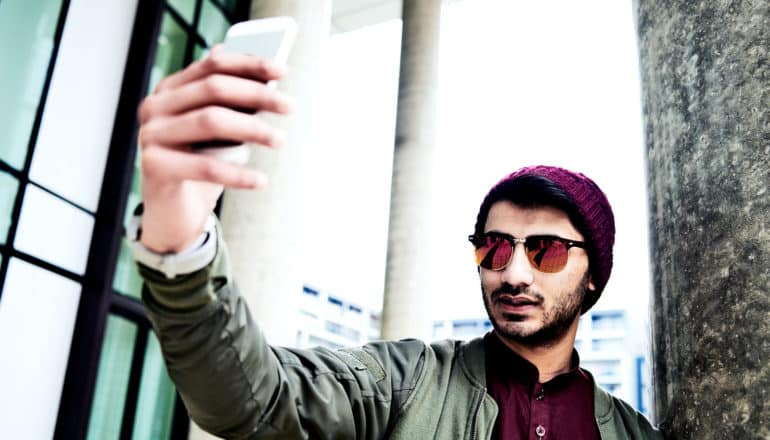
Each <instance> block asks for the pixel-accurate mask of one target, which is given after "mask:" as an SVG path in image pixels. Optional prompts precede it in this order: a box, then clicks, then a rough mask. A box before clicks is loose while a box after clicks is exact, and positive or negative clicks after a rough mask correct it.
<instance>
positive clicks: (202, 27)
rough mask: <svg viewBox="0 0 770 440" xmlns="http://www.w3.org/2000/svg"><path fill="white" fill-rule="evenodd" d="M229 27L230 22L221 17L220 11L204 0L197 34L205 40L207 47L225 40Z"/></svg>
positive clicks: (209, 0) (208, 0)
mask: <svg viewBox="0 0 770 440" xmlns="http://www.w3.org/2000/svg"><path fill="white" fill-rule="evenodd" d="M229 27H230V22H229V21H227V18H225V16H224V15H222V11H221V10H219V8H217V7H216V6H214V5H212V4H211V0H204V1H203V9H201V18H200V23H198V32H200V34H201V35H202V36H203V39H204V40H206V43H207V44H208V45H209V46H211V45H214V44H217V43H221V42H222V40H224V39H225V33H226V32H227V28H229Z"/></svg>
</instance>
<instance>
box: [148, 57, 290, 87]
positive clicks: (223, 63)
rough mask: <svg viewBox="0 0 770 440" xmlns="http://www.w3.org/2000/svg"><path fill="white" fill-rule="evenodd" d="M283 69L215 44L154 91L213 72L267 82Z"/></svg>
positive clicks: (270, 62) (268, 61)
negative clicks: (204, 55)
mask: <svg viewBox="0 0 770 440" xmlns="http://www.w3.org/2000/svg"><path fill="white" fill-rule="evenodd" d="M285 70H286V69H285V68H284V67H283V66H279V65H278V64H275V63H273V62H272V61H270V60H266V59H263V58H258V57H255V56H250V55H243V54H239V53H233V52H226V51H224V50H222V48H221V47H220V46H215V47H214V48H213V49H212V50H211V52H210V53H209V55H208V56H207V57H206V58H204V59H202V60H199V61H196V62H194V63H193V64H191V65H190V66H189V67H187V68H186V69H184V70H181V71H179V72H177V73H175V74H173V75H171V76H169V77H167V78H166V79H164V80H162V81H161V82H160V83H158V86H157V87H156V88H155V91H156V93H158V92H162V91H164V90H167V89H171V88H176V87H179V86H180V85H182V84H186V83H189V82H192V81H195V80H198V79H201V78H204V77H206V76H208V75H211V74H213V73H223V74H227V75H233V76H239V77H242V78H248V79H252V80H257V81H260V82H268V81H272V80H275V79H279V78H280V77H282V76H283V75H284V73H285Z"/></svg>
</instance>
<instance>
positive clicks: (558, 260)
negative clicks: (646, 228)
mask: <svg viewBox="0 0 770 440" xmlns="http://www.w3.org/2000/svg"><path fill="white" fill-rule="evenodd" d="M281 75H282V70H281V69H280V68H279V67H277V66H274V65H271V64H270V63H268V62H266V61H262V60H259V59H256V58H252V57H245V56H242V55H238V54H227V53H223V52H221V51H220V50H218V49H215V50H214V51H212V54H211V56H209V57H208V58H207V59H205V60H203V61H201V62H198V63H196V64H193V65H191V66H190V67H188V68H187V69H185V70H183V71H181V72H179V73H177V74H174V75H172V76H170V77H169V78H167V79H165V80H164V81H163V82H161V84H160V85H159V86H158V88H157V90H156V92H155V93H154V94H153V95H151V96H150V97H148V98H147V99H146V100H145V101H144V103H143V104H142V106H141V109H140V120H141V124H142V126H141V129H140V143H141V145H142V148H143V150H142V173H143V174H142V188H143V197H144V206H143V209H142V210H140V212H138V213H137V214H139V215H138V216H137V217H136V219H135V221H134V227H133V228H130V235H131V237H132V238H133V239H134V243H133V245H132V247H133V250H134V255H135V257H136V259H137V260H138V261H139V263H140V265H139V268H140V272H141V273H142V275H143V277H144V278H145V281H146V283H145V286H146V288H145V289H144V292H143V299H144V301H145V304H146V307H147V310H148V313H149V315H150V319H151V321H152V323H153V327H154V328H155V331H156V332H157V333H158V335H159V339H160V341H161V344H162V347H163V354H164V356H165V359H166V363H167V366H168V370H169V373H170V375H171V377H172V378H173V380H174V382H175V383H176V385H177V387H178V389H179V392H180V393H181V395H182V397H183V399H184V401H185V405H186V407H187V410H188V412H189V413H190V415H191V417H192V418H193V419H194V420H195V421H196V422H197V423H198V424H199V425H200V426H201V427H203V428H204V429H207V430H209V431H211V432H213V433H215V434H217V435H220V436H223V437H226V438H268V439H293V438H330V439H331V438H335V439H341V438H345V439H379V438H390V439H420V438H436V439H457V438H472V439H477V438H478V439H487V438H494V439H520V438H521V439H524V438H527V439H598V438H602V439H605V440H606V439H626V438H631V439H646V438H659V434H658V432H657V431H655V430H654V429H653V428H652V427H651V426H650V425H649V423H648V422H647V421H646V420H645V419H644V417H642V416H641V415H639V414H638V413H636V412H635V411H634V410H633V409H632V408H630V407H629V406H628V405H627V404H625V403H623V402H621V401H619V400H618V399H615V398H614V397H612V396H610V395H609V394H607V393H605V392H604V391H602V390H600V389H599V388H598V387H597V386H596V385H595V383H594V380H593V379H592V377H591V376H590V374H588V373H587V372H586V371H584V370H582V369H580V368H579V359H578V356H577V353H576V352H575V351H574V349H573V348H572V347H573V344H574V340H575V334H576V332H577V326H578V320H579V317H580V314H581V312H584V311H586V310H588V308H590V307H591V306H592V305H593V304H594V303H595V302H596V300H597V299H598V297H599V295H600V294H601V292H602V289H603V288H604V286H605V284H606V282H607V279H608V278H609V274H610V269H611V266H612V245H613V241H614V220H613V215H612V211H611V209H610V206H609V203H608V202H607V200H606V198H605V196H604V194H603V193H602V192H601V190H600V189H599V188H598V187H597V186H596V185H595V184H594V183H593V182H592V181H591V180H590V179H588V178H587V177H585V176H583V175H581V174H578V173H574V172H571V171H568V170H564V169H561V168H554V167H531V168H524V169H521V170H518V171H516V172H514V173H512V174H511V175H509V176H507V177H506V178H504V179H503V180H502V181H501V182H500V183H498V184H497V185H496V186H495V187H494V188H492V190H491V191H490V192H489V194H488V195H487V197H486V198H485V199H484V201H483V202H482V204H481V209H480V210H479V213H478V217H477V222H476V226H475V231H474V234H473V235H472V236H471V237H470V240H471V242H472V243H473V246H474V247H475V249H476V257H477V264H478V270H479V277H480V280H481V288H482V296H483V301H484V304H485V306H486V309H487V312H488V313H489V317H490V320H491V321H492V323H493V325H494V331H493V332H491V333H490V334H488V335H486V336H485V337H484V338H480V339H477V340H473V341H470V342H467V343H465V342H460V341H442V342H437V343H434V344H431V345H426V344H425V343H423V342H421V341H416V340H404V341H398V342H376V343H372V344H369V345H366V346H364V347H360V348H352V349H343V350H337V351H332V350H327V349H315V350H292V349H285V348H278V347H271V346H269V345H268V344H267V342H266V341H265V340H264V338H263V336H262V334H261V332H260V330H259V327H258V326H257V324H255V323H254V322H253V321H252V320H251V317H250V315H249V313H248V310H247V308H246V305H245V304H244V302H243V300H242V299H241V297H240V296H239V293H238V289H237V287H236V286H235V284H234V281H233V279H232V275H231V273H230V269H229V265H228V256H227V251H226V248H225V245H224V243H223V242H222V240H221V234H220V233H219V231H218V225H217V224H216V222H215V221H214V220H213V219H212V217H211V211H212V209H213V207H214V204H215V201H216V199H217V197H218V196H219V195H220V194H221V192H222V188H223V186H231V187H237V188H257V187H260V186H261V185H263V184H264V177H263V176H261V175H259V174H258V173H257V172H255V171H252V170H248V169H245V168H242V167H239V166H237V165H234V164H230V163H225V162H222V161H218V160H216V159H215V158H213V157H209V156H205V155H200V154H196V153H195V152H194V151H192V150H191V148H190V145H192V144H194V143H197V142H205V141H211V140H222V139H226V140H245V141H252V142H259V143H262V144H263V145H266V146H271V147H274V146H278V145H279V144H280V143H281V141H280V138H281V136H280V134H279V133H277V132H276V131H275V130H274V129H273V128H272V127H270V126H268V125H265V124H264V123H263V122H260V120H259V119H258V118H257V117H255V116H249V115H245V114H243V113H242V112H240V111H237V110H231V109H242V108H254V109H259V110H260V111H271V112H277V113H286V112H288V110H289V104H288V102H287V101H286V98H284V97H283V96H282V95H281V94H280V93H278V92H277V91H275V90H273V89H270V88H268V87H265V86H264V82H266V81H268V80H273V79H278V78H280V77H281Z"/></svg>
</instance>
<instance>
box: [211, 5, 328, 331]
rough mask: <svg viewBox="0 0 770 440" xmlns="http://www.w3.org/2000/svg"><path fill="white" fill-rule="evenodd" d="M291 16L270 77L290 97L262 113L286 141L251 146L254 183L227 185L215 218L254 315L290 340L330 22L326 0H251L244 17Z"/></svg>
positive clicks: (263, 323) (297, 290) (293, 322)
mask: <svg viewBox="0 0 770 440" xmlns="http://www.w3.org/2000/svg"><path fill="white" fill-rule="evenodd" d="M277 15H289V16H293V17H294V18H295V19H296V20H297V24H298V33H297V39H296V41H295V42H294V46H293V49H292V52H291V55H290V57H289V62H288V64H289V68H290V70H289V73H288V75H287V77H286V78H284V79H283V80H281V81H280V82H279V83H278V87H279V89H281V90H283V91H284V92H286V93H287V94H288V95H289V96H291V97H292V98H293V99H294V101H295V102H296V104H297V105H296V106H295V111H294V113H293V114H291V115H289V116H274V115H265V116H264V117H265V118H266V119H268V120H269V122H270V123H272V124H274V125H276V126H278V127H280V128H282V129H283V130H285V131H286V133H287V136H288V143H287V145H286V146H284V147H283V148H281V149H278V150H271V149H267V148H256V149H255V150H254V151H253V152H252V157H251V159H250V162H249V166H252V167H255V168H257V169H259V170H262V171H264V172H265V173H266V174H267V176H268V179H269V184H268V186H267V187H266V188H265V189H264V190H261V191H242V190H228V191H226V192H225V195H224V199H223V203H222V215H221V217H222V225H223V230H224V235H225V239H226V240H227V244H228V248H229V249H230V255H231V257H232V258H231V259H232V263H233V272H234V275H235V278H236V280H237V283H238V285H239V286H240V288H241V291H242V293H243V295H244V297H245V298H246V300H247V301H248V303H249V307H250V309H251V311H252V313H253V314H254V317H255V319H256V321H257V322H258V323H259V325H260V326H261V327H262V329H263V330H264V331H265V334H266V335H267V337H268V340H269V341H270V342H271V343H273V344H278V345H293V344H294V342H295V337H296V325H295V323H296V320H295V315H296V313H297V309H296V297H297V296H298V295H299V293H300V292H301V291H302V280H301V278H300V275H301V274H300V273H299V272H298V271H297V270H296V261H297V258H298V256H299V253H300V251H301V250H300V249H299V243H298V237H299V235H300V234H299V233H298V230H299V228H300V227H301V226H300V225H301V222H300V221H299V216H300V207H301V205H302V198H303V180H302V173H301V168H300V163H301V161H302V151H303V149H304V148H305V147H307V146H308V144H310V143H312V142H313V140H314V136H313V121H312V118H313V116H314V115H317V114H318V111H317V110H316V109H315V108H314V103H316V102H317V101H318V100H317V99H314V96H315V93H316V92H317V91H318V89H319V86H320V85H319V84H316V78H318V76H319V75H318V70H319V67H320V65H319V64H320V59H321V52H322V46H323V44H324V42H325V41H326V40H327V37H328V35H329V31H330V27H331V1H330V0H269V1H268V0H256V1H254V2H253V4H252V17H253V18H258V17H270V16H277Z"/></svg>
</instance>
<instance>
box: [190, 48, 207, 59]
mask: <svg viewBox="0 0 770 440" xmlns="http://www.w3.org/2000/svg"><path fill="white" fill-rule="evenodd" d="M208 54H209V50H208V49H207V48H205V47H203V46H201V45H200V44H196V45H195V49H193V58H194V59H195V60H196V61H197V60H199V59H201V58H203V57H205V56H206V55H208Z"/></svg>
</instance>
